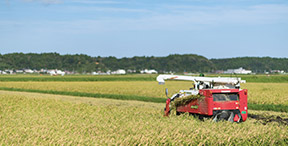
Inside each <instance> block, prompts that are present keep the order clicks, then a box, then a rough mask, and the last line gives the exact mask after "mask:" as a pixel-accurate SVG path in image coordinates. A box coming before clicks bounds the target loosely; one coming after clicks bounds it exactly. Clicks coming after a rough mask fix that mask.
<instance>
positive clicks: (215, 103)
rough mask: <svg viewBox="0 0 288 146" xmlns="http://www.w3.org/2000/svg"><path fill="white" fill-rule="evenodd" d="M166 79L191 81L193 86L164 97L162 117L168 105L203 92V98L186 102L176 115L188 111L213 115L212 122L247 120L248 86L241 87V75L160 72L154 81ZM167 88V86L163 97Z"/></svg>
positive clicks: (163, 81)
mask: <svg viewBox="0 0 288 146" xmlns="http://www.w3.org/2000/svg"><path fill="white" fill-rule="evenodd" d="M165 80H184V81H193V82H194V88H193V89H190V90H180V92H179V93H176V94H174V95H173V96H172V97H171V98H168V99H167V100H166V107H165V109H164V112H165V116H168V115H169V113H170V108H171V105H170V103H171V102H173V101H174V100H175V99H177V98H182V97H187V96H189V95H202V96H204V98H201V99H194V100H192V101H190V102H189V103H188V104H186V105H181V106H178V107H177V108H176V114H177V115H179V114H180V113H184V112H188V113H191V114H194V115H198V116H199V117H212V118H213V121H220V120H228V121H231V122H244V121H246V119H247V115H248V108H247V89H240V83H245V82H246V81H245V80H241V78H227V77H226V78H223V77H192V76H178V75H159V76H158V77H157V81H158V82H159V84H164V83H165ZM167 95H168V90H167V89H166V96H167Z"/></svg>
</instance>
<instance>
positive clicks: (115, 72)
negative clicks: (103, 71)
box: [111, 69, 126, 75]
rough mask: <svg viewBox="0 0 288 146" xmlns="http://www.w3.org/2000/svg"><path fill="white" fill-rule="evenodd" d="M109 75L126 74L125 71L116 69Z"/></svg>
mask: <svg viewBox="0 0 288 146" xmlns="http://www.w3.org/2000/svg"><path fill="white" fill-rule="evenodd" d="M111 74H117V75H124V74H126V71H125V70H124V69H118V70H116V71H113V72H111Z"/></svg>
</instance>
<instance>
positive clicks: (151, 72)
mask: <svg viewBox="0 0 288 146" xmlns="http://www.w3.org/2000/svg"><path fill="white" fill-rule="evenodd" d="M140 73H141V74H144V73H145V74H158V72H157V71H156V70H155V69H150V70H148V69H145V70H141V71H140Z"/></svg>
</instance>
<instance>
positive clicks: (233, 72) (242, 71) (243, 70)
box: [223, 67, 252, 74]
mask: <svg viewBox="0 0 288 146" xmlns="http://www.w3.org/2000/svg"><path fill="white" fill-rule="evenodd" d="M223 73H224V74H251V73H252V71H251V70H245V69H244V68H242V67H240V68H238V69H228V70H227V71H224V72H223Z"/></svg>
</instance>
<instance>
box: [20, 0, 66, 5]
mask: <svg viewBox="0 0 288 146" xmlns="http://www.w3.org/2000/svg"><path fill="white" fill-rule="evenodd" d="M22 1H25V2H40V3H44V4H59V3H61V2H62V0H22Z"/></svg>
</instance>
